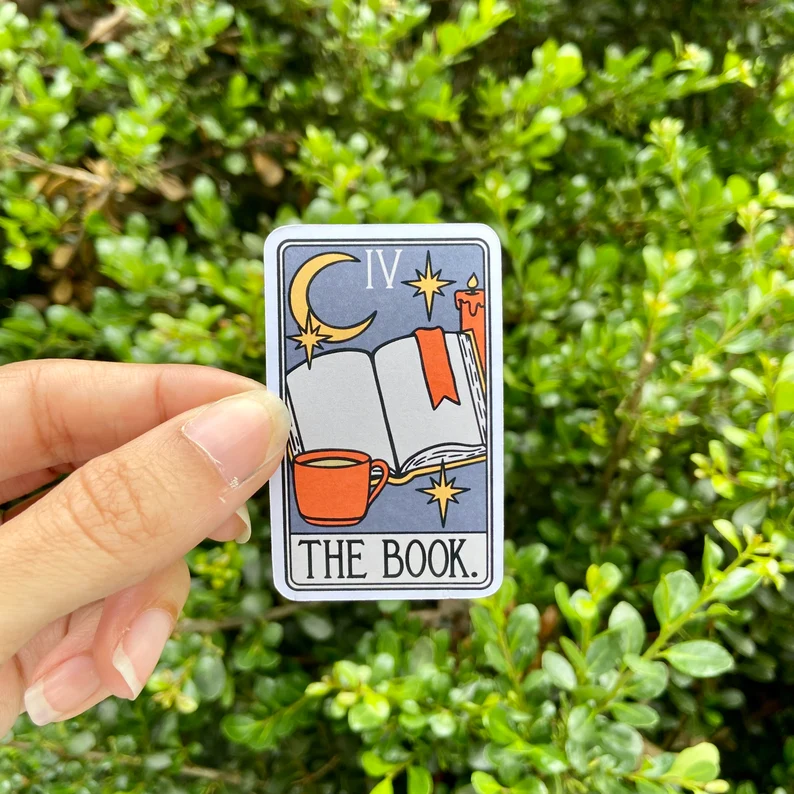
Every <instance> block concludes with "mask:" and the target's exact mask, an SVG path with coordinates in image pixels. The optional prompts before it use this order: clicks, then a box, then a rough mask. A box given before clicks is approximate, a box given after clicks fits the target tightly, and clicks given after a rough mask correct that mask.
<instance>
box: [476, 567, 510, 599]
mask: <svg viewBox="0 0 794 794" xmlns="http://www.w3.org/2000/svg"><path fill="white" fill-rule="evenodd" d="M504 579H505V577H504V571H499V572H498V573H496V572H495V573H494V574H493V575H492V576H491V581H490V582H489V583H488V584H487V585H486V586H485V587H484V588H483V589H482V590H478V591H477V595H473V596H471V598H488V596H492V595H493V594H494V593H495V592H496V591H497V590H499V588H500V587H501V586H502V583H503V582H504Z"/></svg>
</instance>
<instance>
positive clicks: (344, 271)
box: [265, 224, 503, 601]
mask: <svg viewBox="0 0 794 794" xmlns="http://www.w3.org/2000/svg"><path fill="white" fill-rule="evenodd" d="M265 292H266V294H265V297H266V332H267V383H268V387H269V388H270V389H271V390H272V391H275V392H276V393H277V394H278V395H279V396H280V397H281V398H282V399H283V400H284V401H285V402H286V403H287V406H288V408H289V410H290V414H291V416H292V431H291V435H290V441H289V447H288V451H287V455H286V456H285V458H284V461H283V463H282V465H281V468H280V470H279V471H278V472H277V473H276V475H275V476H274V477H273V478H272V480H271V489H270V494H271V535H272V543H273V575H274V581H275V584H276V587H277V588H278V590H279V592H281V593H282V594H283V595H285V596H286V597H288V598H291V599H293V600H298V601H302V600H303V601H308V600H312V601H316V600H329V601H330V600H354V599H389V598H397V599H411V598H478V597H483V596H485V595H488V594H490V593H493V592H494V591H495V590H496V589H498V587H499V585H500V584H501V580H502V547H503V518H502V508H503V483H502V479H503V468H502V380H501V378H502V337H501V329H502V316H501V315H502V312H501V294H502V293H501V249H500V244H499V240H498V238H497V236H496V234H495V233H494V232H493V231H492V230H491V229H490V228H488V227H487V226H483V225H480V224H438V225H418V224H409V225H393V226H392V225H388V226H387V225H375V226H285V227H281V228H280V229H278V230H276V231H275V232H273V233H272V234H271V235H270V236H269V237H268V238H267V242H266V244H265Z"/></svg>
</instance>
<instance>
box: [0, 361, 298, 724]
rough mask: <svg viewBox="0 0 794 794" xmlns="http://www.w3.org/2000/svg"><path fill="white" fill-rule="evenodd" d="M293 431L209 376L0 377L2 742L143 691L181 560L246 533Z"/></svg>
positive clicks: (163, 635)
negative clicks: (249, 505) (26, 720)
mask: <svg viewBox="0 0 794 794" xmlns="http://www.w3.org/2000/svg"><path fill="white" fill-rule="evenodd" d="M288 433H289V415H288V412H287V410H286V407H285V406H284V404H283V403H282V402H281V401H280V400H279V399H278V398H277V397H275V396H274V395H272V394H271V393H270V392H268V391H267V390H266V389H264V388H263V387H262V385H261V384H259V383H257V382H255V381H252V380H249V379H247V378H243V377H240V376H237V375H233V374H230V373H227V372H223V371H221V370H216V369H212V368H209V367H195V366H182V365H147V364H110V363H100V362H87V361H67V360H59V361H30V362H22V363H18V364H9V365H6V366H4V367H0V505H3V504H6V503H9V502H14V506H13V507H12V508H10V509H8V510H6V511H5V512H4V513H2V514H0V566H1V567H0V570H1V571H2V576H0V736H2V735H4V734H5V733H6V732H7V731H8V730H9V729H10V728H11V726H12V725H13V724H14V722H15V720H16V718H17V717H18V715H19V714H20V713H21V712H23V711H27V712H28V715H29V716H30V718H31V719H32V720H33V721H34V722H35V723H36V724H38V725H44V724H47V723H50V722H56V721H59V720H64V719H69V718H70V717H73V716H75V715H76V714H80V713H81V712H83V711H85V710H86V709H88V708H91V707H92V706H94V705H95V704H97V703H99V702H100V701H101V700H104V699H105V698H107V697H109V696H111V695H115V696H117V697H122V698H128V699H134V698H136V697H137V696H138V695H139V694H140V692H141V690H142V689H143V686H144V684H145V682H146V680H147V679H148V678H149V676H150V675H151V674H152V672H153V670H154V667H155V665H156V663H157V661H158V659H159V657H160V654H161V653H162V650H163V647H164V646H165V643H166V640H167V639H168V637H169V636H170V634H171V631H172V630H173V627H174V624H175V623H176V619H177V616H178V615H179V612H180V611H181V609H182V607H183V606H184V603H185V600H186V599H187V595H188V590H189V587H190V576H189V573H188V569H187V565H186V564H185V562H184V560H183V559H182V557H183V555H184V554H185V553H186V552H187V551H189V550H190V549H191V548H193V547H194V546H195V545H197V544H198V543H200V542H201V541H203V540H205V539H206V538H212V539H215V540H232V539H237V540H238V541H240V542H243V541H245V540H247V539H248V537H250V519H249V518H248V512H247V509H246V507H245V503H246V500H247V499H249V498H250V497H251V496H252V495H253V494H254V493H255V492H256V491H258V490H259V489H260V488H261V487H262V486H263V485H264V483H265V482H266V481H267V480H268V479H269V478H270V476H271V475H272V474H273V472H274V471H275V470H276V468H277V467H278V465H279V462H280V461H281V458H282V456H283V454H284V449H285V446H286V442H287V437H288ZM63 474H68V476H67V477H66V478H65V479H61V480H60V482H58V483H57V484H56V485H55V486H54V487H49V488H47V486H51V485H52V483H53V482H55V481H56V480H57V479H58V478H59V477H61V475H63ZM34 491H35V492H36V493H35V496H33V497H30V498H28V499H25V498H24V497H26V496H28V495H29V494H31V493H33V492H34ZM20 499H22V501H18V500H20Z"/></svg>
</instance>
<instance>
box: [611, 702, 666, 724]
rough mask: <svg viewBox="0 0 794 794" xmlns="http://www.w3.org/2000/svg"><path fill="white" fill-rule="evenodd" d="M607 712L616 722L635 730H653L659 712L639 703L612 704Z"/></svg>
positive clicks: (657, 720)
mask: <svg viewBox="0 0 794 794" xmlns="http://www.w3.org/2000/svg"><path fill="white" fill-rule="evenodd" d="M609 710H610V711H611V712H612V716H613V717H614V718H615V719H616V720H617V721H618V722H625V723H626V725H633V726H634V727H635V728H653V727H654V726H655V725H656V724H657V723H658V722H659V712H658V711H656V709H653V708H651V707H650V706H644V705H642V704H641V703H613V704H612V705H611V706H610V709H609Z"/></svg>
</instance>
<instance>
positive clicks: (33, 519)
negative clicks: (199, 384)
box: [0, 389, 289, 665]
mask: <svg viewBox="0 0 794 794" xmlns="http://www.w3.org/2000/svg"><path fill="white" fill-rule="evenodd" d="M288 435H289V414H288V412H287V409H286V406H285V405H284V403H282V402H281V400H279V399H278V398H277V397H275V396H274V395H273V394H271V393H270V392H268V391H266V390H264V389H253V390H251V391H246V392H243V393H241V394H236V395H234V396H232V397H227V398H225V399H223V400H220V401H218V402H216V403H212V404H210V405H208V406H204V407H202V408H198V409H195V410H193V411H190V412H188V413H186V414H182V415H181V416H178V417H176V418H174V419H172V420H170V421H168V422H165V423H164V424H162V425H159V426H158V427H156V428H154V429H153V430H150V431H149V432H148V433H145V434H144V435H142V436H139V437H138V438H136V439H134V440H133V441H130V442H129V443H127V444H125V445H124V446H122V447H119V448H118V449H116V450H115V451H113V452H110V453H108V454H106V455H102V456H100V457H98V458H94V459H93V460H91V461H89V462H88V463H86V464H85V465H84V466H82V467H81V468H79V469H78V470H77V471H76V472H75V473H74V474H72V475H71V476H69V477H68V478H67V479H66V480H64V481H63V482H62V483H61V484H60V485H58V486H57V487H56V488H54V489H53V490H52V491H51V492H50V493H48V494H47V495H46V496H45V497H44V498H43V499H41V500H39V501H38V502H36V503H35V504H33V505H31V507H29V508H28V509H27V510H26V511H25V512H23V513H22V514H20V515H19V516H17V517H15V518H13V519H11V521H9V522H8V523H7V524H4V525H3V528H2V532H0V560H2V561H3V576H2V580H0V604H2V605H3V607H4V608H3V609H0V665H2V664H3V662H4V661H6V660H7V659H9V658H10V657H11V656H12V655H13V654H14V653H15V652H16V651H17V650H18V649H19V648H20V647H21V646H22V645H23V644H24V643H25V642H26V641H27V640H28V639H30V637H32V636H33V635H34V634H35V633H36V632H37V631H38V630H39V629H40V628H41V627H43V626H45V625H47V624H48V623H49V622H50V621H52V620H54V619H56V618H58V617H60V616H62V615H66V614H69V613H70V612H72V611H73V610H75V609H77V608H78V607H80V606H82V605H84V604H87V603H90V602H92V601H96V600H98V599H100V598H104V597H105V596H107V595H110V594H111V593H115V592H117V591H119V590H121V589H122V588H125V587H129V586H130V585H133V584H136V583H137V582H140V581H142V580H144V579H146V578H147V577H148V576H150V575H151V574H152V573H153V572H155V571H158V570H161V569H162V568H164V567H165V566H167V565H169V564H170V563H172V562H173V561H174V560H176V559H177V558H179V557H181V556H182V555H183V554H185V552H187V551H188V550H190V549H191V548H192V547H193V546H195V545H196V544H197V543H199V542H200V541H201V540H203V539H204V538H205V537H207V535H208V534H209V533H210V532H212V531H213V530H214V529H215V528H216V527H217V526H218V525H220V524H221V523H222V522H223V521H224V520H225V519H226V518H228V517H229V516H230V515H231V514H232V513H234V512H235V511H236V510H237V509H238V508H239V507H241V506H242V505H243V504H244V503H245V501H246V499H248V498H249V497H250V496H251V495H252V494H253V493H254V492H255V491H257V490H258V489H259V488H260V487H261V486H262V485H263V484H264V483H265V482H266V481H267V479H268V478H269V477H270V476H271V475H272V474H273V472H274V471H275V470H276V468H277V466H278V464H279V462H280V460H281V458H282V456H283V453H284V449H285V445H286V442H287V438H288ZM6 605H10V608H5V607H6Z"/></svg>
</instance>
